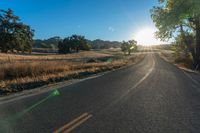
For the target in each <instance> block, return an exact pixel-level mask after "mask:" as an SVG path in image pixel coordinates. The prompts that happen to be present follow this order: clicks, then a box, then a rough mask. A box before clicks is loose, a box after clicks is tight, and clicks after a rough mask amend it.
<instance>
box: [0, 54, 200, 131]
mask: <svg viewBox="0 0 200 133" xmlns="http://www.w3.org/2000/svg"><path fill="white" fill-rule="evenodd" d="M0 132H1V133H7V132H8V133H12V132H16V133H32V132H35V133H51V132H55V133H56V132H63V133H69V132H73V133H199V132H200V76H199V75H196V74H189V73H186V72H183V71H182V70H180V69H178V68H176V67H175V66H173V65H171V64H169V63H167V62H165V61H164V60H163V59H161V58H160V57H159V56H158V55H157V54H147V55H146V57H145V58H144V59H143V61H141V62H140V63H138V64H136V65H133V66H129V67H128V68H124V69H120V70H117V71H114V72H110V73H107V74H105V75H103V76H100V77H96V78H93V79H89V80H85V81H82V82H79V83H76V84H72V85H69V86H66V87H63V88H59V89H58V91H53V92H47V93H43V94H38V95H35V96H30V97H26V98H22V99H18V100H12V101H10V102H4V103H2V104H0Z"/></svg>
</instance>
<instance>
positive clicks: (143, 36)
mask: <svg viewBox="0 0 200 133" xmlns="http://www.w3.org/2000/svg"><path fill="white" fill-rule="evenodd" d="M155 32H156V29H155V28H150V27H146V28H142V29H141V30H139V31H138V32H137V33H136V34H135V36H134V39H135V40H136V41H137V42H138V44H139V45H145V46H151V45H159V44H163V42H161V41H159V40H158V39H156V37H155Z"/></svg>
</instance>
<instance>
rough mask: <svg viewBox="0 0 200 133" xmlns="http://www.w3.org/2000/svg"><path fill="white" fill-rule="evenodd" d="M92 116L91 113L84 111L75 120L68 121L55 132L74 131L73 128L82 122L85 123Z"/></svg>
mask: <svg viewBox="0 0 200 133" xmlns="http://www.w3.org/2000/svg"><path fill="white" fill-rule="evenodd" d="M91 117H92V115H91V114H88V113H83V114H82V115H81V116H79V117H77V118H75V119H74V120H72V121H71V122H69V123H67V124H66V125H64V126H63V127H61V128H59V129H58V130H56V131H54V132H53V133H61V132H65V133H69V132H70V131H72V130H73V129H75V128H76V127H78V126H79V125H80V124H82V123H84V122H85V121H87V120H88V119H89V118H91Z"/></svg>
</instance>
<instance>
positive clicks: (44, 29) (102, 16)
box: [0, 0, 158, 41]
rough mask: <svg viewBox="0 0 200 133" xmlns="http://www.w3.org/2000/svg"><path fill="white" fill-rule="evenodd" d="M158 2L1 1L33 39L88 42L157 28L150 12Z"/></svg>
mask: <svg viewBox="0 0 200 133" xmlns="http://www.w3.org/2000/svg"><path fill="white" fill-rule="evenodd" d="M155 5H158V0H1V1H0V9H7V8H11V9H13V10H14V12H15V14H16V15H18V16H20V18H21V20H22V21H23V22H24V23H26V24H29V25H30V26H31V27H32V28H33V29H34V30H35V37H34V38H40V39H44V38H49V37H52V36H61V37H66V36H69V35H71V34H80V35H84V36H85V37H86V38H88V39H92V40H93V39H97V38H100V39H104V40H119V41H121V40H128V39H133V38H134V36H135V34H137V33H138V32H139V31H140V29H144V27H152V28H153V27H154V24H153V22H152V20H151V18H150V13H149V10H150V9H151V8H152V7H153V6H155Z"/></svg>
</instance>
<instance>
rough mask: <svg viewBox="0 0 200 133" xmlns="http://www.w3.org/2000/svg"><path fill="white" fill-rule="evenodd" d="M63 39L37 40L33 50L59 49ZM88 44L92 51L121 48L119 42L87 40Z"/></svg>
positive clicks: (34, 42)
mask: <svg viewBox="0 0 200 133" xmlns="http://www.w3.org/2000/svg"><path fill="white" fill-rule="evenodd" d="M61 40H62V39H61V38H60V37H58V36H55V37H51V38H49V39H44V40H41V39H36V40H34V41H33V48H48V49H57V48H58V43H59V41H61ZM87 42H88V44H89V45H91V48H92V49H109V48H119V47H120V46H121V42H118V41H104V40H101V39H96V40H93V41H92V40H87Z"/></svg>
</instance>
